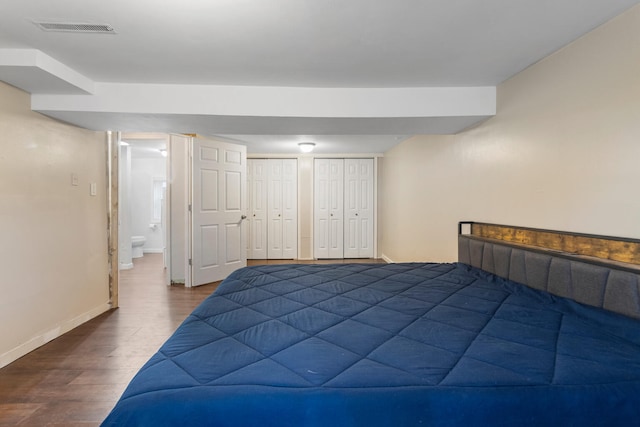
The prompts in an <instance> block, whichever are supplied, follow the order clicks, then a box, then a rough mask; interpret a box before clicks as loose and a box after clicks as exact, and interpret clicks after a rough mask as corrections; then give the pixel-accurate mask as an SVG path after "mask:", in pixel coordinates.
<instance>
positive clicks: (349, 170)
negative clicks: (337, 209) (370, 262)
mask: <svg viewBox="0 0 640 427" xmlns="http://www.w3.org/2000/svg"><path fill="white" fill-rule="evenodd" d="M373 179H374V177H373V159H345V161H344V217H345V220H344V257H345V258H373V218H374V206H373Z"/></svg>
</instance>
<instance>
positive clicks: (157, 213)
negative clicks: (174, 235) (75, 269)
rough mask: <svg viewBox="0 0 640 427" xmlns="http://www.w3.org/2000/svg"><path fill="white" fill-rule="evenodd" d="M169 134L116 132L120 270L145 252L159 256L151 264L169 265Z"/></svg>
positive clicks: (133, 267)
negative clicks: (158, 259) (157, 260)
mask: <svg viewBox="0 0 640 427" xmlns="http://www.w3.org/2000/svg"><path fill="white" fill-rule="evenodd" d="M168 138H169V136H168V135H166V134H159V133H121V134H118V140H117V146H118V155H119V159H118V160H119V161H118V210H119V215H118V254H119V256H118V261H119V262H118V269H119V271H124V270H130V269H135V268H136V262H137V261H138V262H139V261H142V259H143V258H144V257H145V256H147V257H149V256H154V257H155V258H158V257H160V258H161V259H162V262H161V263H157V262H156V263H154V264H152V265H158V268H160V269H163V270H164V269H165V268H166V267H167V266H168V263H169V252H168V251H167V241H168V238H167V236H168V234H169V221H167V189H168V186H167V171H168ZM147 264H148V263H147ZM165 282H166V283H167V284H168V283H169V281H168V279H167V280H166V281H165Z"/></svg>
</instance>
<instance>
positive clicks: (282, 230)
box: [247, 159, 298, 259]
mask: <svg viewBox="0 0 640 427" xmlns="http://www.w3.org/2000/svg"><path fill="white" fill-rule="evenodd" d="M248 169H249V171H250V176H249V177H248V184H249V185H248V187H249V223H250V226H249V239H248V242H247V248H248V251H247V258H249V259H295V258H297V256H298V161H297V160H296V159H249V160H248Z"/></svg>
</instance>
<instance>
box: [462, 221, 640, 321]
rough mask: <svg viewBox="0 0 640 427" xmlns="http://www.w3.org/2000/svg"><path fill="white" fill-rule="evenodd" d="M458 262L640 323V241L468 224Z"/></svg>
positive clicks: (463, 233) (465, 227)
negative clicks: (639, 319)
mask: <svg viewBox="0 0 640 427" xmlns="http://www.w3.org/2000/svg"><path fill="white" fill-rule="evenodd" d="M458 261H459V262H461V263H464V264H468V265H471V266H473V267H476V268H480V269H482V270H485V271H487V272H489V273H493V274H495V275H497V276H500V277H503V278H505V279H509V280H512V281H514V282H518V283H522V284H524V285H527V286H529V287H532V288H535V289H539V290H543V291H546V292H549V293H552V294H554V295H557V296H561V297H565V298H571V299H573V300H575V301H577V302H580V303H583V304H588V305H591V306H595V307H601V308H604V309H606V310H610V311H613V312H616V313H620V314H624V315H626V316H630V317H634V318H640V240H636V239H625V238H616V237H609V236H597V235H587V234H578V233H568V232H561V231H551V230H538V229H534V228H527V227H515V226H506V225H497V224H487V223H478V222H469V221H464V222H460V223H459V225H458Z"/></svg>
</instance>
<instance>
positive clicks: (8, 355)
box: [0, 302, 111, 368]
mask: <svg viewBox="0 0 640 427" xmlns="http://www.w3.org/2000/svg"><path fill="white" fill-rule="evenodd" d="M110 309H111V304H109V303H108V302H106V303H104V304H101V305H99V306H98V307H96V308H94V309H92V310H89V311H87V312H86V313H83V314H81V315H80V316H77V317H74V318H73V319H69V320H65V321H63V322H62V323H60V324H59V325H57V326H56V327H55V328H52V329H49V330H48V331H45V332H44V333H42V334H40V335H38V336H35V337H33V338H31V339H30V340H29V341H27V342H25V343H24V344H20V345H19V346H18V347H16V348H14V349H12V350H9V351H7V352H5V353H3V354H0V368H2V367H5V366H7V365H8V364H9V363H11V362H14V361H16V360H18V359H19V358H21V357H22V356H24V355H25V354H27V353H30V352H32V351H33V350H35V349H37V348H38V347H41V346H43V345H45V344H46V343H48V342H49V341H52V340H54V339H56V338H58V337H59V336H61V335H63V334H66V333H67V332H69V331H70V330H72V329H73V328H75V327H77V326H80V325H82V324H83V323H86V322H88V321H89V320H91V319H93V318H94V317H97V316H99V315H101V314H102V313H104V312H106V311H108V310H110Z"/></svg>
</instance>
